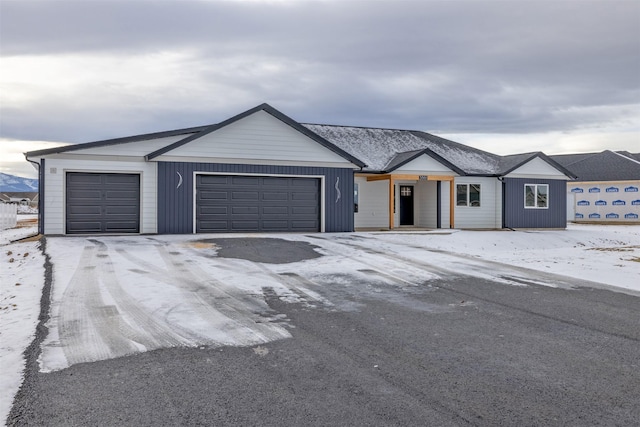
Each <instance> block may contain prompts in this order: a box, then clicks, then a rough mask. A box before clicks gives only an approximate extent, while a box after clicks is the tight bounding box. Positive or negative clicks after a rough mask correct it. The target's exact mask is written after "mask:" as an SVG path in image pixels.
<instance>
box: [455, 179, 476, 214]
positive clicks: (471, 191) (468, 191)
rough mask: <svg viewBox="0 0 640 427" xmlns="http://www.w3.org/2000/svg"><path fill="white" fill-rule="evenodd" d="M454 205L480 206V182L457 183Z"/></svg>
mask: <svg viewBox="0 0 640 427" xmlns="http://www.w3.org/2000/svg"><path fill="white" fill-rule="evenodd" d="M456 206H470V207H473V208H479V207H480V184H457V185H456Z"/></svg>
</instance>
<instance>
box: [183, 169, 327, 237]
mask: <svg viewBox="0 0 640 427" xmlns="http://www.w3.org/2000/svg"><path fill="white" fill-rule="evenodd" d="M206 177H208V175H196V232H217V231H218V232H223V231H224V232H234V231H235V232H254V231H293V230H295V231H319V229H320V206H319V205H320V202H319V200H320V197H319V194H320V184H319V183H320V180H319V179H318V178H291V177H260V176H250V177H247V176H229V177H224V176H217V179H215V180H210V179H208V178H206ZM221 182H227V185H226V188H224V190H223V188H222V187H221V186H220V183H221ZM212 189H216V190H217V191H219V192H221V193H222V192H224V193H225V194H228V197H227V199H223V198H222V197H220V198H218V199H215V198H211V197H209V196H208V193H210V192H211V191H212ZM296 194H297V196H296V197H294V196H295V195H296ZM296 198H297V199H296ZM218 219H219V220H220V221H219V222H216V223H215V224H213V223H212V222H215V221H216V220H218ZM223 219H224V220H226V221H222V220H223ZM294 220H296V221H298V222H296V223H294Z"/></svg>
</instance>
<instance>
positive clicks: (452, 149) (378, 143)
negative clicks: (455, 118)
mask: <svg viewBox="0 0 640 427" xmlns="http://www.w3.org/2000/svg"><path fill="white" fill-rule="evenodd" d="M303 126H305V127H306V128H307V129H309V130H311V131H313V132H315V133H317V134H318V135H320V136H322V137H323V138H324V139H326V140H328V141H329V142H331V143H332V144H335V145H337V146H338V147H340V148H341V149H343V150H344V151H346V152H347V153H349V154H351V155H352V156H354V157H356V158H358V159H360V160H362V161H363V162H364V163H366V164H367V167H366V168H365V170H368V171H377V172H380V171H385V167H386V166H388V165H389V164H390V162H391V161H392V160H394V158H396V157H397V155H398V154H400V153H408V152H416V151H418V150H424V149H426V148H428V149H430V150H432V151H433V152H434V153H436V154H438V155H439V156H441V157H442V158H443V159H445V160H447V161H448V162H450V163H451V164H453V165H455V166H457V167H458V168H459V169H461V170H463V171H464V172H465V173H467V174H488V175H493V174H497V173H498V172H499V165H500V161H499V160H500V158H499V156H497V155H495V154H491V153H487V152H485V151H481V150H477V149H475V148H472V147H467V146H465V145H463V144H459V143H457V142H453V141H449V140H447V139H444V138H440V137H438V136H435V135H431V134H428V133H425V132H419V131H409V130H399V129H381V128H363V127H352V126H334V125H319V124H303Z"/></svg>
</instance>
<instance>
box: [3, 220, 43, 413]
mask: <svg viewBox="0 0 640 427" xmlns="http://www.w3.org/2000/svg"><path fill="white" fill-rule="evenodd" d="M34 232H37V229H35V228H34V227H26V228H14V229H10V230H2V231H1V232H0V367H1V368H0V420H2V421H1V422H2V423H4V420H5V419H6V417H7V415H8V413H9V410H10V409H11V403H12V401H13V397H14V395H15V394H16V392H17V391H18V388H19V387H20V384H21V383H22V374H23V371H24V363H25V361H24V357H23V352H24V350H25V349H26V348H27V347H28V346H29V344H30V343H31V341H32V340H33V338H34V335H35V329H36V325H37V322H38V315H39V314H40V297H41V296H42V287H43V284H44V256H43V255H42V252H41V251H40V243H39V242H24V243H13V244H8V242H9V241H12V240H16V239H20V238H23V237H27V236H30V235H32V234H34Z"/></svg>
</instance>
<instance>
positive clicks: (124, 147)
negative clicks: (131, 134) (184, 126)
mask: <svg viewBox="0 0 640 427" xmlns="http://www.w3.org/2000/svg"><path fill="white" fill-rule="evenodd" d="M191 135H193V134H191V133H190V134H185V135H178V136H169V137H165V138H156V139H149V140H147V141H136V142H126V143H123V144H115V145H107V146H104V147H94V148H87V149H82V150H74V151H73V154H84V155H106V156H133V157H144V156H146V155H147V154H150V153H153V152H154V151H156V150H159V149H161V148H163V147H166V146H167V145H170V144H173V143H174V142H177V141H180V140H182V139H184V138H188V137H189V136H191Z"/></svg>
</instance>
